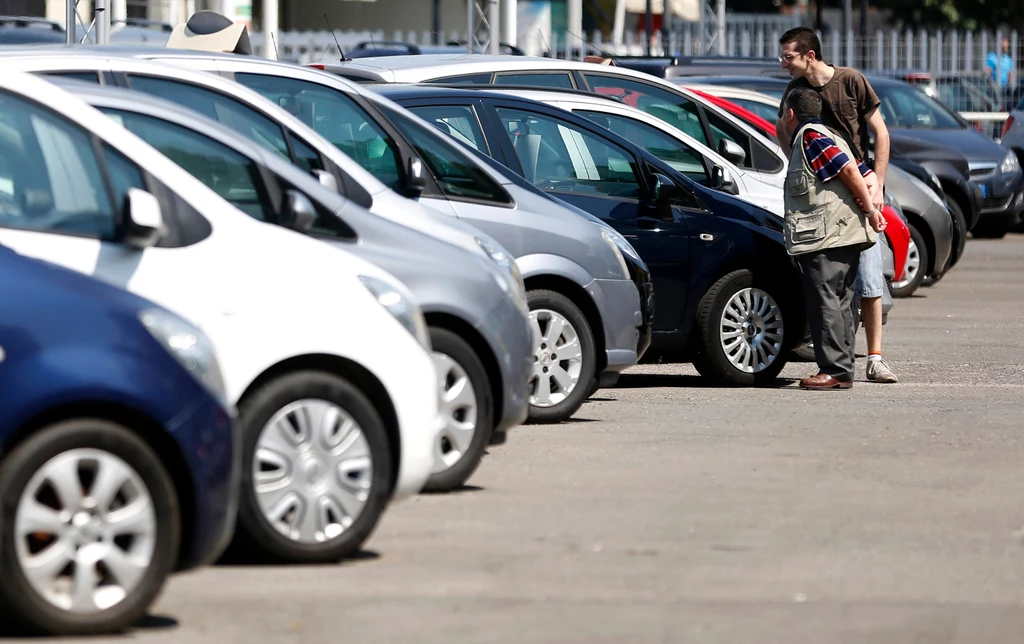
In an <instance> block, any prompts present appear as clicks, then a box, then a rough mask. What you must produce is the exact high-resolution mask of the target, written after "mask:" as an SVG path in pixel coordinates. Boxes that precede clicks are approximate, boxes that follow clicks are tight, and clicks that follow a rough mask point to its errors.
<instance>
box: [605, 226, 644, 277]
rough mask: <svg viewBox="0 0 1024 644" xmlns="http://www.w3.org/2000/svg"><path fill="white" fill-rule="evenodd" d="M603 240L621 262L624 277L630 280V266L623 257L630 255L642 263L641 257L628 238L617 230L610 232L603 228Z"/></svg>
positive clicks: (620, 266)
mask: <svg viewBox="0 0 1024 644" xmlns="http://www.w3.org/2000/svg"><path fill="white" fill-rule="evenodd" d="M601 239H603V240H604V241H605V243H606V244H608V246H609V247H611V249H612V252H613V253H614V254H615V258H616V259H617V260H619V268H620V269H622V276H623V277H625V278H626V279H629V265H628V264H626V258H625V257H623V255H628V256H630V257H632V258H634V259H636V260H637V261H641V260H640V255H638V254H637V252H636V250H635V249H634V248H633V246H632V245H631V244H630V243H629V242H628V241H626V238H625V237H623V236H622V235H621V234H619V232H618V231H616V230H609V229H608V228H605V227H603V226H602V227H601Z"/></svg>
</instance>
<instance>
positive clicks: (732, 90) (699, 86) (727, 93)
mask: <svg viewBox="0 0 1024 644" xmlns="http://www.w3.org/2000/svg"><path fill="white" fill-rule="evenodd" d="M680 84H681V85H682V86H684V87H686V88H688V89H691V90H699V91H702V92H704V93H706V94H714V95H716V96H721V97H722V98H746V99H749V100H752V101H757V102H758V103H764V104H766V105H778V104H779V101H778V99H776V98H775V97H773V96H769V95H767V94H765V93H763V92H758V91H757V90H753V89H746V88H744V87H731V86H729V85H714V84H712V83H707V84H703V83H686V82H682V83H680Z"/></svg>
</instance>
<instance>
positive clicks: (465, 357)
mask: <svg viewBox="0 0 1024 644" xmlns="http://www.w3.org/2000/svg"><path fill="white" fill-rule="evenodd" d="M430 346H431V347H433V350H434V352H435V353H441V354H443V355H446V356H448V357H449V358H450V359H451V360H453V361H455V363H456V364H458V365H459V366H460V367H461V368H462V370H463V371H465V372H466V376H467V377H468V378H469V381H470V383H471V384H472V385H473V391H474V393H475V394H476V407H477V415H476V424H475V427H474V430H473V438H472V440H471V442H470V445H469V448H468V449H467V450H466V453H465V454H463V455H462V457H461V458H460V459H459V460H458V461H456V463H455V465H453V466H452V467H449V468H448V469H446V470H444V471H442V472H434V473H433V474H431V475H430V478H429V479H427V483H426V485H425V486H424V487H423V491H424V492H448V491H451V490H454V489H455V488H457V487H461V486H462V485H463V484H464V483H465V482H466V481H467V480H469V477H470V476H472V475H473V472H475V471H476V469H477V467H479V466H480V461H481V460H483V457H484V452H485V451H486V450H487V446H488V445H489V444H490V442H491V434H493V432H494V401H493V399H492V396H491V382H490V379H489V378H488V377H487V370H486V369H484V365H483V363H482V362H481V361H480V358H479V357H478V356H477V355H476V352H475V351H473V348H472V347H471V346H469V344H468V343H467V342H466V341H465V340H463V339H462V338H460V337H459V336H457V335H456V334H454V333H452V332H451V331H449V330H447V329H440V328H436V327H434V328H431V329H430ZM439 376H440V374H439ZM438 440H443V441H446V442H447V439H444V438H440V437H439V439H438ZM443 447H444V444H442V448H443ZM435 467H437V463H435Z"/></svg>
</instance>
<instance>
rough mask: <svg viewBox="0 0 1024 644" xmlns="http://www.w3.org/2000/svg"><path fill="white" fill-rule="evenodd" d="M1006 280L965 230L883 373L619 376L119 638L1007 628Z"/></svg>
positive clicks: (640, 637) (892, 339)
mask: <svg viewBox="0 0 1024 644" xmlns="http://www.w3.org/2000/svg"><path fill="white" fill-rule="evenodd" d="M1022 275H1024V237H1020V236H1016V237H1014V236H1011V237H1008V238H1007V239H1005V240H1001V241H992V242H988V241H972V242H970V244H969V247H968V250H967V255H966V257H965V258H964V260H963V261H962V262H961V265H960V266H958V267H957V268H956V269H954V271H953V272H952V273H951V274H950V275H949V276H948V277H947V278H946V279H944V280H943V281H942V282H941V283H939V284H938V285H936V286H935V287H933V288H929V289H922V290H920V291H919V295H918V296H917V297H914V298H913V299H911V300H903V301H899V302H898V303H897V306H896V308H895V309H894V310H893V312H892V315H891V317H890V321H889V324H888V326H887V331H886V336H887V337H886V340H887V345H886V354H887V358H888V359H889V360H890V362H891V364H892V366H893V367H894V369H895V370H896V371H897V373H898V374H899V376H900V377H901V378H902V382H901V383H900V384H897V385H876V384H872V383H868V382H866V381H865V380H864V371H863V369H864V362H863V360H860V361H858V382H857V384H856V385H855V386H854V388H853V390H852V391H848V392H802V391H799V390H796V389H794V388H793V387H794V386H795V380H793V379H795V378H798V377H802V376H805V375H810V374H812V373H813V372H814V365H813V364H808V363H797V364H792V365H790V366H788V367H787V369H786V371H785V372H784V374H783V375H784V376H785V377H786V378H787V379H788V382H789V384H788V386H785V387H782V388H778V389H761V390H741V389H710V388H707V387H705V386H704V385H703V384H702V382H701V381H700V379H699V378H698V377H697V376H696V375H695V372H694V371H692V369H691V368H690V367H688V366H681V365H667V366H663V365H646V366H642V367H639V368H636V369H633V370H631V371H630V372H629V373H628V374H627V375H626V376H624V377H623V378H622V382H621V383H620V386H619V387H617V388H615V389H611V390H604V391H601V392H599V394H598V395H597V397H596V399H595V400H592V401H591V402H589V403H588V404H586V405H584V407H583V409H582V410H581V411H580V413H579V414H578V417H577V419H575V420H574V421H573V422H569V423H566V424H563V425H560V426H554V427H551V426H529V427H522V428H518V429H516V430H515V431H514V434H513V435H512V436H511V438H510V440H509V442H508V443H507V444H506V445H504V446H501V447H499V448H496V449H494V450H493V451H492V453H491V455H490V456H489V457H487V459H486V460H485V461H484V463H483V465H482V466H481V469H480V471H479V472H478V473H477V475H476V476H475V477H474V478H473V479H472V480H471V483H472V485H473V487H472V488H470V489H468V490H466V491H464V492H461V493H457V494H451V495H446V496H420V497H417V498H416V499H414V500H412V501H409V502H405V503H403V504H400V505H398V506H396V507H394V508H393V509H392V510H391V511H390V512H389V513H388V514H387V515H385V517H384V520H383V521H382V523H381V525H380V527H379V529H378V530H377V532H376V533H375V535H374V536H373V537H372V538H371V540H370V541H369V543H368V544H367V552H366V553H365V555H364V556H363V557H362V558H361V559H360V560H358V561H354V562H349V563H346V564H344V565H340V566H330V567H232V566H218V567H215V568H212V569H209V570H205V571H202V572H198V573H193V574H190V575H186V576H183V577H180V578H177V579H175V580H174V581H173V582H172V583H171V584H170V585H169V586H168V588H167V590H166V592H165V593H164V595H163V597H162V599H161V600H160V602H159V603H158V604H157V605H156V607H155V608H154V611H153V617H152V618H150V619H148V620H147V622H146V623H145V624H143V625H142V628H140V629H139V630H138V631H136V632H135V633H133V635H132V639H133V640H137V641H140V642H189V643H193V642H195V643H199V642H216V643H218V644H228V643H234V642H239V643H241V642H245V643H247V644H248V643H251V642H275V643H277V642H282V643H284V642H332V643H335V642H358V641H363V642H398V641H409V642H418V643H419V642H516V643H519V642H534V643H535V642H587V643H593V642H617V643H619V642H663V641H672V642H684V641H685V642H715V643H718V642H786V643H787V644H790V643H797V642H813V643H821V642H844V643H845V642H871V643H872V644H880V643H885V642H911V641H912V642H929V643H932V642H943V643H946V642H970V643H971V644H975V643H977V642H985V643H991V642H1020V641H1022V639H1024V493H1022V492H1024V467H1022V461H1024V438H1022V435H1024V426H1022V425H1024V422H1022V420H1021V419H1022V414H1021V411H1022V401H1024V305H1022V301H1024V277H1022ZM860 340H861V342H863V335H861V337H860ZM860 348H863V344H861V345H860ZM781 384H784V383H780V385H781ZM0 621H2V620H0ZM110 641H117V640H116V638H115V639H114V640H110Z"/></svg>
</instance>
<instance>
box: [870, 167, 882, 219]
mask: <svg viewBox="0 0 1024 644" xmlns="http://www.w3.org/2000/svg"><path fill="white" fill-rule="evenodd" d="M871 176H872V177H875V176H876V175H875V173H874V172H872V173H871ZM874 184H875V185H874V188H873V189H872V187H871V182H870V181H869V182H868V190H869V191H870V192H871V205H872V206H874V207H875V209H876V210H881V209H882V207H883V206H885V186H883V185H882V184H880V183H878V179H877V177H876V178H875V180H874Z"/></svg>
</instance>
